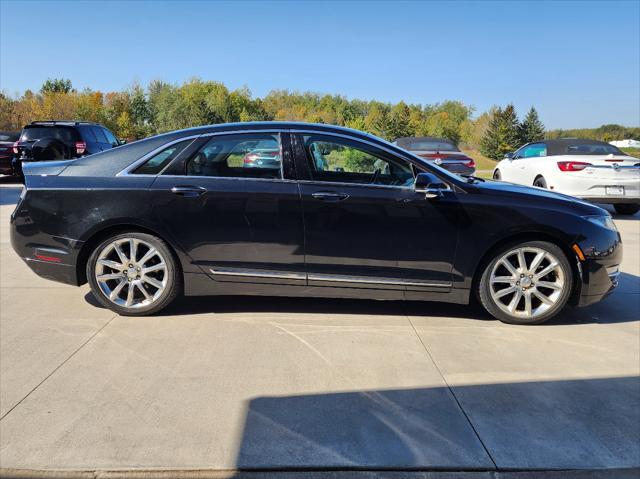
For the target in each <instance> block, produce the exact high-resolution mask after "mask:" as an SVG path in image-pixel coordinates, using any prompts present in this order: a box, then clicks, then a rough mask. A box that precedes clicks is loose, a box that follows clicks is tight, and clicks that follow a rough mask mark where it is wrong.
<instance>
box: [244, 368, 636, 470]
mask: <svg viewBox="0 0 640 479" xmlns="http://www.w3.org/2000/svg"><path fill="white" fill-rule="evenodd" d="M639 403H640V378H638V377H636V376H629V377H615V378H609V377H606V378H586V379H569V380H551V381H533V382H513V383H498V384H495V383H493V384H476V385H462V386H453V387H452V388H448V387H431V388H419V389H388V390H370V391H367V390H357V391H353V392H336V393H333V392H331V393H322V394H308V395H299V396H295V395H294V396H268V397H256V398H253V399H250V400H249V401H248V402H247V403H246V407H245V414H244V425H243V427H242V429H241V431H242V435H241V440H240V444H239V448H238V452H237V458H236V466H237V469H239V470H251V469H263V470H269V469H279V470H291V469H296V468H301V469H332V468H333V469H343V470H344V469H356V470H357V469H370V470H379V469H391V470H394V469H395V470H437V469H445V470H446V469H449V470H458V471H464V470H495V468H496V466H497V468H498V469H499V470H500V469H520V470H527V469H541V470H545V469H546V470H552V469H556V470H557V469H577V470H580V469H591V468H597V469H605V470H602V471H600V472H602V473H605V472H606V469H607V468H635V469H634V470H633V471H626V472H633V473H634V474H637V473H638V469H637V468H638V467H640V442H639V441H638V430H637V425H638V424H640V409H639V408H638V407H637V406H638V404H639ZM463 411H464V412H463ZM471 425H473V426H471ZM587 451H588V453H587ZM621 472H623V471H620V472H619V473H618V475H608V474H607V475H606V477H618V478H620V477H635V476H633V475H627V474H626V473H622V474H620V473H621ZM376 477H377V476H376ZM429 477H431V476H429ZM452 477H453V476H452ZM507 477H508V476H507ZM527 477H529V476H527ZM531 477H534V476H531ZM535 477H538V476H535ZM542 477H547V476H542ZM559 477H562V476H559ZM571 477H574V476H571ZM589 477H591V476H589ZM593 477H595V476H593ZM598 477H601V476H598Z"/></svg>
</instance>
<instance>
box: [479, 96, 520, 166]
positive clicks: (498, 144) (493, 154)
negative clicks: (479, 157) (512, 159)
mask: <svg viewBox="0 0 640 479" xmlns="http://www.w3.org/2000/svg"><path fill="white" fill-rule="evenodd" d="M518 125H519V124H518V117H517V115H516V110H515V108H514V107H513V105H512V104H509V105H507V106H506V107H505V108H504V109H502V108H496V109H495V111H494V113H493V116H492V117H491V120H490V121H489V126H488V128H487V131H486V132H485V134H484V136H483V137H482V140H481V141H480V152H481V153H482V154H483V155H485V156H486V157H488V158H491V159H494V160H500V159H501V158H502V157H503V156H504V154H505V153H509V152H512V151H514V150H515V149H516V148H518V146H519V138H518Z"/></svg>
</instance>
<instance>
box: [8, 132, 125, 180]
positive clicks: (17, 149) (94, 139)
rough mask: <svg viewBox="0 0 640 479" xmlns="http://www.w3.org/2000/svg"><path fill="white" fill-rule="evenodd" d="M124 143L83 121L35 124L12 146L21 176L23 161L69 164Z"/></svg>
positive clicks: (15, 163)
mask: <svg viewBox="0 0 640 479" xmlns="http://www.w3.org/2000/svg"><path fill="white" fill-rule="evenodd" d="M120 144H121V142H120V141H119V140H118V139H117V138H116V137H115V135H114V134H113V133H111V132H110V131H109V130H108V129H106V128H105V127H104V126H102V125H99V124H98V123H90V122H84V121H34V122H32V123H31V124H29V125H27V126H25V127H24V128H23V129H22V133H21V134H20V138H19V139H18V141H16V142H15V143H14V144H13V153H14V159H13V169H14V172H15V173H16V174H18V175H22V162H23V161H51V160H69V159H73V158H80V157H81V156H86V155H91V154H93V153H99V152H101V151H104V150H109V149H111V148H114V147H116V146H119V145H120Z"/></svg>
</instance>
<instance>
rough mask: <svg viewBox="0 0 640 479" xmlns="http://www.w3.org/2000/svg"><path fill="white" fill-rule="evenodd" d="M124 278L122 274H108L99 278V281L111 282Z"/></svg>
mask: <svg viewBox="0 0 640 479" xmlns="http://www.w3.org/2000/svg"><path fill="white" fill-rule="evenodd" d="M118 278H123V276H122V273H108V274H101V275H100V276H98V281H109V280H110V279H118Z"/></svg>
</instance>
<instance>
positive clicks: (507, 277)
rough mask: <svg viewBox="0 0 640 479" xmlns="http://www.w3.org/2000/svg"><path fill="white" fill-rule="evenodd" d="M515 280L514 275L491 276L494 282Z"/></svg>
mask: <svg viewBox="0 0 640 479" xmlns="http://www.w3.org/2000/svg"><path fill="white" fill-rule="evenodd" d="M513 281H515V278H514V277H513V276H494V277H493V278H491V282H492V283H512V282H513Z"/></svg>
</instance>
